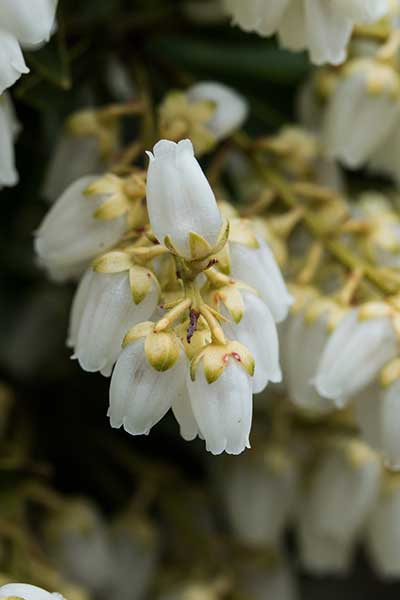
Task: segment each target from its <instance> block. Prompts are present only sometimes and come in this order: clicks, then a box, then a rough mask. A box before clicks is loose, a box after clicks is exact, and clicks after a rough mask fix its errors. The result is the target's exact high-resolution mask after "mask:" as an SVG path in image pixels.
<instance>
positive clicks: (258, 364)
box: [224, 291, 282, 394]
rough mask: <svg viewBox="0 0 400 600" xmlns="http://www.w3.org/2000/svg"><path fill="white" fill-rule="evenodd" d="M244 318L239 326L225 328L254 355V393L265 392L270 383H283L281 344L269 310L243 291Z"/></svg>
mask: <svg viewBox="0 0 400 600" xmlns="http://www.w3.org/2000/svg"><path fill="white" fill-rule="evenodd" d="M242 297H243V305H244V306H243V309H244V310H243V316H242V318H241V319H240V321H239V322H238V323H235V322H232V323H229V324H226V325H225V326H224V330H225V331H226V333H227V335H228V337H229V338H230V339H233V340H238V341H239V342H240V343H241V344H243V345H244V346H246V347H247V348H248V349H249V350H250V352H251V353H252V355H253V358H254V361H255V370H254V378H253V393H254V394H258V393H259V392H262V391H263V390H264V389H265V388H266V387H267V385H268V383H269V382H270V381H272V382H273V383H279V382H280V381H282V373H281V369H280V366H279V340H278V332H277V329H276V325H275V321H274V319H273V316H272V314H271V311H270V310H269V308H268V306H267V305H266V304H265V303H264V302H263V301H262V300H261V299H260V298H258V297H257V296H256V295H255V294H253V293H252V292H247V291H243V292H242Z"/></svg>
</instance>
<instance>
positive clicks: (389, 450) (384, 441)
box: [353, 380, 400, 470]
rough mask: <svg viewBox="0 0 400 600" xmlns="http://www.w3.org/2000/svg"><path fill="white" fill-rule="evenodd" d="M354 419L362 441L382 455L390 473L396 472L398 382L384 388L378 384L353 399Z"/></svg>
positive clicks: (399, 413)
mask: <svg viewBox="0 0 400 600" xmlns="http://www.w3.org/2000/svg"><path fill="white" fill-rule="evenodd" d="M353 400H354V403H355V411H356V418H357V421H358V423H359V425H360V427H361V432H362V434H363V436H364V438H365V440H366V441H367V442H368V444H370V445H371V446H372V447H373V448H375V449H376V450H379V451H381V452H382V453H383V455H384V457H385V462H386V463H387V464H388V465H389V467H390V468H391V469H396V470H399V469H400V435H399V430H400V421H399V419H400V381H399V380H396V381H395V382H394V383H392V384H391V385H389V386H388V387H382V385H381V384H380V383H379V382H375V383H373V384H372V385H371V386H369V387H368V388H367V389H365V390H363V391H361V392H360V393H359V394H358V395H357V396H356V397H355V398H354V399H353Z"/></svg>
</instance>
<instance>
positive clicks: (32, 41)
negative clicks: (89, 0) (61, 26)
mask: <svg viewBox="0 0 400 600" xmlns="http://www.w3.org/2000/svg"><path fill="white" fill-rule="evenodd" d="M56 9H57V0H29V2H26V0H2V2H1V4H0V54H1V57H2V60H1V65H0V94H1V93H3V92H4V90H5V89H6V88H8V87H10V86H11V85H13V83H15V82H16V81H17V79H19V77H20V76H21V75H22V74H24V73H28V72H29V69H28V67H27V66H26V64H25V61H24V57H23V55H22V52H21V46H22V47H28V48H30V47H32V46H37V45H39V44H41V43H42V42H45V41H48V39H49V37H50V34H51V32H52V30H53V27H54V21H55V13H56Z"/></svg>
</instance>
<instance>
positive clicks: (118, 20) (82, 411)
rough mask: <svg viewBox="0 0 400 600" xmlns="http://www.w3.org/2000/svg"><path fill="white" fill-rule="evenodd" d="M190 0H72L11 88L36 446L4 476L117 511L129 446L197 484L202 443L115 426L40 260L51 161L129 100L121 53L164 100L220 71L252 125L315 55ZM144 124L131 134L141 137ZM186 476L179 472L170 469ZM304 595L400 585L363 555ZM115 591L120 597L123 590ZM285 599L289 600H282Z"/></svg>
mask: <svg viewBox="0 0 400 600" xmlns="http://www.w3.org/2000/svg"><path fill="white" fill-rule="evenodd" d="M186 5H187V2H185V0H84V2H82V0H60V2H59V12H58V29H57V32H56V33H55V35H54V36H53V38H52V40H51V42H50V43H49V44H48V45H46V46H45V47H43V48H42V49H41V50H40V51H37V52H34V53H33V52H32V53H26V58H27V63H28V65H29V67H30V69H31V74H30V75H29V76H26V77H23V78H22V79H21V80H20V81H19V82H18V84H17V85H16V86H14V88H13V89H12V96H13V99H14V101H15V105H16V110H17V113H18V118H19V120H20V122H21V124H22V126H23V129H22V131H21V134H20V136H19V139H18V142H17V146H16V155H17V167H18V171H19V173H20V184H19V185H18V186H17V187H16V188H13V189H3V190H2V191H1V210H2V218H1V224H0V228H1V229H0V236H1V242H2V243H1V252H0V272H1V288H0V289H1V294H0V327H1V337H0V379H1V380H2V381H4V382H6V383H7V384H9V385H10V386H11V387H12V389H13V390H14V394H15V398H16V402H15V407H14V414H13V419H14V420H15V421H17V422H18V423H19V427H20V429H19V435H22V436H23V437H24V436H25V437H26V439H27V443H30V440H31V433H30V432H31V431H34V432H35V435H34V442H33V446H32V447H33V456H31V458H30V459H29V460H26V459H25V458H22V459H21V461H20V462H18V461H16V462H14V463H12V467H10V463H8V462H7V460H5V461H4V460H3V459H4V457H7V456H8V454H10V453H11V452H12V447H10V446H8V447H7V448H4V447H3V453H2V454H3V459H1V458H0V488H1V489H2V490H3V491H4V490H5V489H8V488H9V487H10V486H14V485H16V484H17V483H18V481H19V479H23V478H26V477H27V476H30V475H32V476H33V475H35V476H36V475H37V474H39V476H40V477H41V478H43V480H44V481H46V482H50V483H51V484H52V485H54V486H55V487H56V488H57V489H58V490H59V491H61V492H62V493H68V494H80V495H83V494H85V495H86V494H87V495H89V496H91V497H92V498H94V499H95V500H96V501H98V502H99V503H100V505H101V506H102V508H103V510H104V511H105V512H106V513H109V514H110V513H113V512H115V511H116V510H118V509H120V508H123V506H124V503H125V502H126V500H127V498H129V496H130V495H131V494H132V492H133V491H134V485H135V481H134V477H132V468H131V464H130V460H129V457H130V456H133V455H139V456H142V457H145V460H155V461H157V462H158V463H160V464H164V465H165V464H169V465H172V467H168V468H172V471H175V470H176V471H177V472H178V473H181V474H184V477H185V478H186V480H188V481H189V482H192V484H193V485H196V484H197V482H198V481H201V480H202V479H203V476H204V466H203V462H202V454H203V453H204V450H203V445H202V444H201V442H199V443H197V442H194V443H191V444H187V443H185V442H184V441H183V440H182V439H180V437H179V435H178V428H177V425H176V423H175V422H174V421H173V419H172V417H171V418H170V417H168V418H167V419H164V420H163V422H162V423H160V424H159V425H158V426H157V427H156V428H154V430H152V432H151V436H150V437H149V438H148V437H142V438H133V437H129V436H128V435H127V434H125V433H124V432H122V431H115V430H112V429H111V428H110V427H109V423H108V420H107V419H106V410H107V395H108V385H109V382H108V380H107V379H104V378H102V377H100V376H99V375H90V374H88V373H84V372H83V371H81V370H80V369H79V366H78V364H77V363H76V362H74V361H71V360H70V358H69V351H68V349H67V348H66V346H65V339H66V331H67V324H68V312H69V306H70V301H71V298H72V294H73V289H74V286H73V285H70V286H65V285H63V286H57V285H53V284H51V283H49V282H48V281H47V279H46V277H45V274H44V273H43V272H42V271H41V270H40V269H39V268H38V266H37V265H36V264H35V259H34V254H33V250H32V239H33V238H32V232H33V231H34V230H35V228H37V226H38V224H39V223H40V221H41V219H42V218H43V216H44V214H45V212H46V211H47V209H48V204H47V203H46V201H45V200H44V198H43V195H42V187H43V180H44V176H45V172H46V166H47V164H48V161H49V158H50V157H51V155H52V152H53V149H54V147H55V144H56V142H57V139H58V137H59V135H60V132H61V130H62V126H63V122H64V120H65V118H66V117H67V115H69V114H70V113H72V112H73V111H75V110H77V109H79V108H83V107H88V106H103V105H106V104H108V103H111V102H115V101H117V100H118V98H116V96H115V90H113V89H112V86H110V81H109V77H108V74H109V71H108V65H109V62H110V59H117V60H119V61H120V62H121V63H122V64H123V65H124V67H125V68H126V70H127V72H128V73H129V74H130V76H131V77H132V81H133V82H134V85H135V86H137V87H138V89H140V87H141V86H145V88H146V91H147V93H148V94H149V95H150V97H151V98H152V100H153V101H154V103H158V102H159V100H160V99H161V98H162V97H163V95H164V94H165V93H166V92H167V91H168V90H170V89H171V88H172V89H173V88H179V87H184V86H185V85H186V84H187V83H190V82H191V81H193V80H196V79H215V80H219V81H221V82H225V83H227V84H230V85H232V86H233V87H236V88H238V89H239V90H240V91H241V93H243V94H244V95H245V96H246V98H247V99H248V101H249V103H250V106H251V118H250V120H249V122H248V125H247V127H248V131H249V133H250V134H251V133H252V132H257V134H262V133H266V132H270V131H275V130H276V129H278V128H279V127H280V126H281V125H283V124H284V123H288V122H291V121H293V120H294V103H295V99H296V94H297V92H298V87H299V84H300V83H301V82H302V81H303V80H304V78H305V77H306V76H307V74H308V73H309V72H310V70H311V68H312V67H311V65H310V64H309V62H308V60H307V57H306V56H305V55H303V54H294V53H289V52H287V51H284V50H280V49H278V48H277V46H276V43H275V42H274V40H272V39H261V38H259V37H258V36H256V35H249V34H245V33H244V32H242V31H240V30H239V29H238V28H233V27H231V26H230V25H229V23H228V22H222V23H220V22H219V23H217V24H214V23H209V24H204V23H196V22H194V21H193V20H192V19H189V18H188V16H187V11H186ZM136 134H137V130H136V129H135V123H133V124H132V122H131V121H129V123H127V126H126V130H125V132H124V135H126V137H127V139H134V137H135V135H136ZM171 478H172V479H171V481H172V482H174V483H173V484H172V485H175V479H174V475H171ZM302 590H303V598H304V599H307V600H314V599H317V598H318V599H321V598H322V597H323V598H324V600H330V599H331V598H332V600H333V599H334V598H337V597H338V596H339V595H340V596H342V595H343V596H346V595H347V596H348V597H351V598H352V599H353V600H361V599H364V598H371V599H373V598H378V597H379V598H380V599H382V598H387V599H388V600H389V599H392V598H393V599H394V598H398V595H399V592H400V585H395V584H393V585H385V586H384V585H383V584H381V583H380V582H378V581H377V580H376V579H375V578H374V577H373V575H372V574H371V573H370V572H369V570H368V568H367V567H366V565H365V563H364V560H363V558H362V557H360V559H359V561H358V563H357V567H356V569H355V571H354V573H353V575H352V576H351V578H350V579H348V580H344V581H335V582H333V581H331V582H329V581H319V580H315V579H312V578H310V577H308V576H306V575H304V574H303V575H302ZM116 600H117V599H116ZM277 600H279V599H277Z"/></svg>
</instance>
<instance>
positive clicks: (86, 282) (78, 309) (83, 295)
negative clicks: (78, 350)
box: [67, 268, 94, 348]
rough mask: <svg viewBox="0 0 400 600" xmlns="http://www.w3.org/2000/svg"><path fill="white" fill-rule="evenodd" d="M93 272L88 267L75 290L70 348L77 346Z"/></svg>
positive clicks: (69, 331) (70, 326) (68, 342)
mask: <svg viewBox="0 0 400 600" xmlns="http://www.w3.org/2000/svg"><path fill="white" fill-rule="evenodd" d="M93 274H94V273H93V269H91V268H89V269H87V271H85V274H84V275H83V277H82V279H81V280H80V282H79V285H78V288H77V290H76V292H75V296H74V300H73V303H72V307H71V316H70V322H69V330H68V339H67V346H69V347H70V348H73V347H74V346H75V344H76V342H77V339H78V333H79V328H80V325H81V321H82V316H83V313H84V312H85V307H86V303H87V301H88V297H89V292H90V287H91V283H92V276H93Z"/></svg>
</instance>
